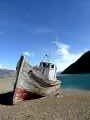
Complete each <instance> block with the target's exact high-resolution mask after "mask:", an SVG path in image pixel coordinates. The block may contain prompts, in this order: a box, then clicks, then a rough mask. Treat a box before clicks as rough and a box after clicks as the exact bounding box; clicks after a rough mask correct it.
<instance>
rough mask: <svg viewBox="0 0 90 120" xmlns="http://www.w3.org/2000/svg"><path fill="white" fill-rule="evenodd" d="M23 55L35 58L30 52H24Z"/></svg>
mask: <svg viewBox="0 0 90 120" xmlns="http://www.w3.org/2000/svg"><path fill="white" fill-rule="evenodd" d="M23 55H25V56H28V57H30V56H33V55H34V53H33V52H30V51H25V52H23Z"/></svg>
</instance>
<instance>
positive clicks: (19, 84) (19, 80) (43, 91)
mask: <svg viewBox="0 0 90 120" xmlns="http://www.w3.org/2000/svg"><path fill="white" fill-rule="evenodd" d="M60 85H61V81H60V80H58V79H57V78H56V66H55V65H54V64H53V63H50V62H47V61H41V62H40V65H39V66H38V67H32V66H31V65H30V64H29V62H28V60H27V58H26V56H21V57H20V59H19V61H18V63H17V66H16V81H15V84H14V96H13V103H14V104H15V103H17V102H20V101H25V100H28V99H30V98H31V97H32V96H34V97H36V96H48V95H51V94H55V93H56V91H57V90H58V89H59V88H60Z"/></svg>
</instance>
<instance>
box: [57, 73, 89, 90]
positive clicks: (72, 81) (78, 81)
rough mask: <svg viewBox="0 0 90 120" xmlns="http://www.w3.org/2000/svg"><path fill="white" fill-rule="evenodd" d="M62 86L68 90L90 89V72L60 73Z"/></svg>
mask: <svg viewBox="0 0 90 120" xmlns="http://www.w3.org/2000/svg"><path fill="white" fill-rule="evenodd" d="M58 78H59V79H60V80H61V81H62V84H61V87H62V88H64V89H67V90H74V89H75V90H76V89H78V90H90V74H60V76H59V77H58Z"/></svg>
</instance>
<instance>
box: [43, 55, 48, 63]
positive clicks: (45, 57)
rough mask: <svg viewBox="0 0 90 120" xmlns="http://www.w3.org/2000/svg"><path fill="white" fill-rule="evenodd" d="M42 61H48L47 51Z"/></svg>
mask: <svg viewBox="0 0 90 120" xmlns="http://www.w3.org/2000/svg"><path fill="white" fill-rule="evenodd" d="M43 61H45V62H49V55H48V54H47V53H46V54H45V55H44V57H43Z"/></svg>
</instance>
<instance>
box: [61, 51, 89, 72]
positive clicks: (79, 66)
mask: <svg viewBox="0 0 90 120" xmlns="http://www.w3.org/2000/svg"><path fill="white" fill-rule="evenodd" d="M80 73H90V51H88V52H86V53H84V54H83V55H82V56H81V57H80V58H79V59H78V60H77V61H76V62H75V63H73V64H71V65H70V66H69V67H68V68H66V69H65V70H64V71H63V72H62V74H80Z"/></svg>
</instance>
